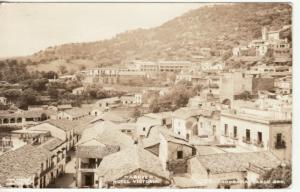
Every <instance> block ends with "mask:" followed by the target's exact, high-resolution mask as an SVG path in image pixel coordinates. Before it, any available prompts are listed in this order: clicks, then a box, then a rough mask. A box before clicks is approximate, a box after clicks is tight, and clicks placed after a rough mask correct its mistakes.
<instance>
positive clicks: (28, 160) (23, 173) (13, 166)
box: [0, 144, 52, 184]
mask: <svg viewBox="0 0 300 192" xmlns="http://www.w3.org/2000/svg"><path fill="white" fill-rule="evenodd" d="M51 155H52V153H51V152H50V151H48V150H46V149H45V148H43V147H39V146H33V145H29V144H28V145H25V146H22V147H20V148H18V149H16V150H13V151H9V152H7V153H4V154H2V155H1V156H0V183H1V184H5V182H6V180H7V179H18V178H28V177H33V176H35V174H38V173H39V172H40V168H41V166H40V165H41V163H42V162H44V161H46V159H47V158H50V157H51Z"/></svg>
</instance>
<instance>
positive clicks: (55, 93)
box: [48, 87, 58, 99]
mask: <svg viewBox="0 0 300 192" xmlns="http://www.w3.org/2000/svg"><path fill="white" fill-rule="evenodd" d="M48 95H49V96H50V97H51V98H52V99H57V97H58V91H57V89H56V88H54V87H49V88H48Z"/></svg>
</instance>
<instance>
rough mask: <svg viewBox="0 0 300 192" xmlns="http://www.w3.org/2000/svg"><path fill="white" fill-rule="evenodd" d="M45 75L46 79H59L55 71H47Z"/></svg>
mask: <svg viewBox="0 0 300 192" xmlns="http://www.w3.org/2000/svg"><path fill="white" fill-rule="evenodd" d="M43 77H44V78H46V79H57V78H58V75H57V73H56V72H54V71H48V72H47V73H45V75H44V76H43Z"/></svg>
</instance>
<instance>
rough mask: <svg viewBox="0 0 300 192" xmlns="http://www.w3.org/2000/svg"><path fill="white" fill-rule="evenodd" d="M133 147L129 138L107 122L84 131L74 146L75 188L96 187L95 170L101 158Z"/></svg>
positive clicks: (96, 124) (114, 125)
mask: <svg viewBox="0 0 300 192" xmlns="http://www.w3.org/2000/svg"><path fill="white" fill-rule="evenodd" d="M131 145H133V140H132V139H131V137H130V136H129V135H127V134H125V133H122V132H121V130H120V129H119V128H118V126H117V125H116V124H114V123H112V122H109V121H103V122H100V123H95V124H94V125H93V126H92V127H89V128H87V129H85V130H84V131H83V133H82V136H81V138H80V140H79V142H78V143H77V145H76V186H77V187H97V186H98V183H97V180H98V178H97V177H96V175H95V172H96V169H97V168H98V167H99V166H100V165H101V162H102V160H103V158H104V157H105V156H107V155H110V154H112V153H116V152H119V151H120V150H123V149H125V148H126V147H130V146H131Z"/></svg>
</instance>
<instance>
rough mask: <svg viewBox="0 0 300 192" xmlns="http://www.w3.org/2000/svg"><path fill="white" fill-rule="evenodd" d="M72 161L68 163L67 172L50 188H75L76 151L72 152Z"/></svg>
mask: <svg viewBox="0 0 300 192" xmlns="http://www.w3.org/2000/svg"><path fill="white" fill-rule="evenodd" d="M71 158H72V159H71V161H69V162H68V163H67V164H66V172H65V173H64V174H63V175H61V176H60V177H58V178H57V179H56V181H55V182H54V183H52V184H50V185H49V188H75V187H76V186H75V174H76V170H75V162H76V158H75V153H74V152H73V153H72V154H71Z"/></svg>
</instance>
